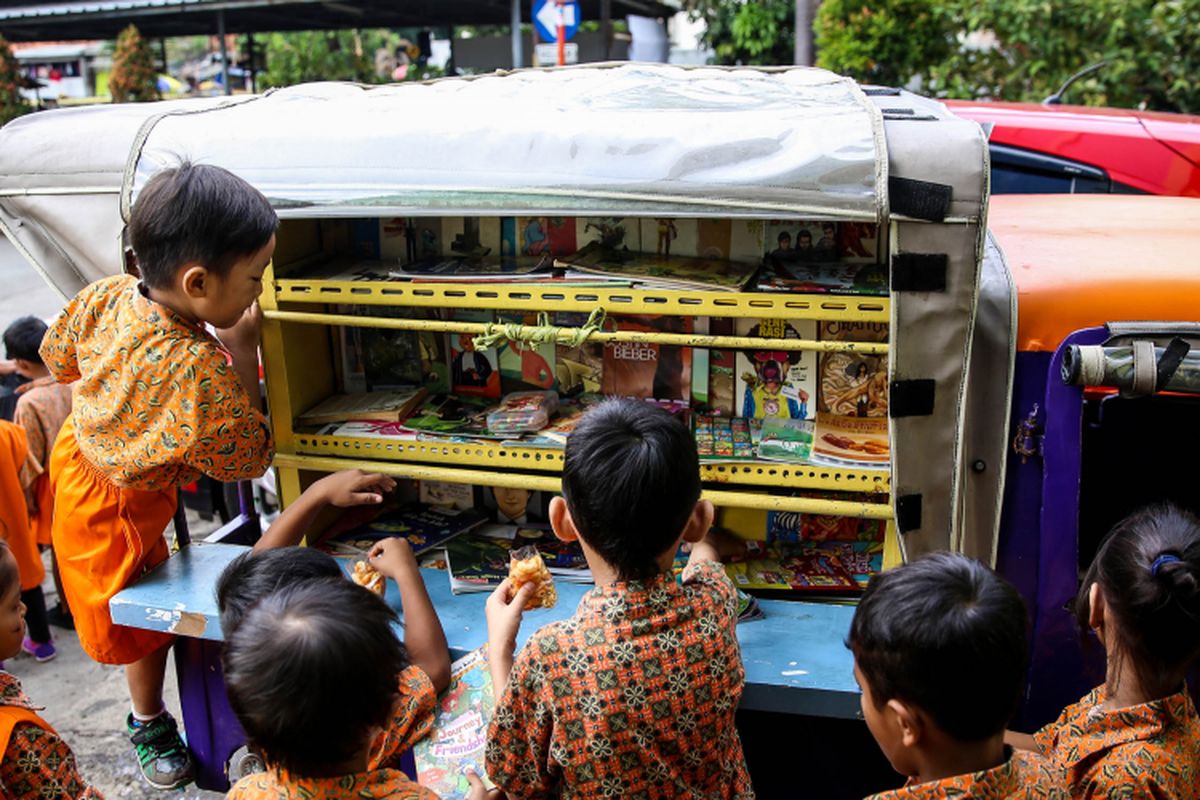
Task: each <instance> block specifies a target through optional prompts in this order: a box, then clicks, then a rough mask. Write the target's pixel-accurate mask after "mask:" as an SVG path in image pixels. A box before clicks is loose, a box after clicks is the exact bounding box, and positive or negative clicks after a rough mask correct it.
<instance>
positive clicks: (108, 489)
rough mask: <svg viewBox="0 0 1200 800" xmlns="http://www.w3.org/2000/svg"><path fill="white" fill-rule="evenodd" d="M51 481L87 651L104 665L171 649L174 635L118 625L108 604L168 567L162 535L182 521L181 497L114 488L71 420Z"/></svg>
mask: <svg viewBox="0 0 1200 800" xmlns="http://www.w3.org/2000/svg"><path fill="white" fill-rule="evenodd" d="M50 475H51V479H52V481H53V486H52V487H51V490H52V493H53V495H54V521H53V530H52V534H51V538H52V540H53V545H54V552H55V556H56V558H57V559H58V571H59V574H60V576H61V578H62V587H63V594H65V595H66V596H67V604H68V605H69V606H70V608H71V613H72V615H74V617H75V630H76V632H77V633H78V634H79V643H80V644H81V645H82V646H83V649H84V650H85V651H86V652H87V654H88V655H89V656H91V657H92V658H93V659H94V660H96V661H99V662H100V663H102V664H130V663H132V662H134V661H137V660H139V659H141V658H143V657H145V656H148V655H150V654H151V653H153V652H154V651H155V650H158V649H159V648H161V647H164V646H166V645H168V644H170V643H171V642H172V641H173V640H174V638H175V637H173V636H171V635H170V634H166V633H159V632H157V631H148V630H142V629H141V628H129V627H126V626H124V625H114V624H113V622H112V615H111V614H110V612H109V609H108V601H109V600H110V599H112V596H113V595H115V594H116V593H117V592H119V591H121V590H122V589H124V588H125V587H126V586H128V585H129V584H130V583H132V582H133V581H134V580H136V579H137V578H139V577H141V576H142V575H144V574H145V573H146V572H148V571H149V570H150V569H152V568H154V567H156V566H158V565H159V564H161V563H162V562H163V561H166V560H167V556H168V555H169V553H168V550H167V541H166V539H165V538H164V537H163V531H164V530H166V527H167V523H168V522H170V521H171V517H172V516H173V515H174V514H175V505H176V502H177V497H176V493H175V490H174V489H168V490H163V491H160V492H145V491H140V490H137V489H122V488H119V487H118V486H116V485H115V484H113V483H112V482H111V481H110V480H109V479H108V478H107V477H106V476H105V475H104V474H103V473H102V472H101V471H100V470H99V469H97V468H96V467H95V466H93V465H92V463H91V462H90V461H88V460H87V459H86V458H84V456H83V453H81V452H80V451H79V445H78V443H77V442H76V441H75V425H74V424H73V422H72V420H71V418H70V417H68V418H67V421H66V422H65V423H64V424H63V426H62V430H61V431H59V434H58V439H57V440H56V441H55V443H54V452H53V453H52V454H51V456H50Z"/></svg>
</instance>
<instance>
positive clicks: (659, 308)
mask: <svg viewBox="0 0 1200 800" xmlns="http://www.w3.org/2000/svg"><path fill="white" fill-rule="evenodd" d="M332 230H336V223H334V222H333V221H330V220H315V219H288V220H285V221H284V223H283V225H282V226H281V228H280V232H279V235H278V242H279V244H278V248H277V251H276V257H275V262H274V264H273V265H272V268H271V269H270V270H269V271H268V274H267V276H266V277H265V282H266V284H267V289H266V291H265V292H264V295H263V297H262V299H261V302H262V305H263V308H264V317H265V322H264V328H263V343H264V357H265V363H266V382H267V387H268V397H269V401H270V407H271V417H272V424H273V426H274V433H275V437H276V444H277V447H278V455H277V457H276V466H277V467H278V468H279V471H280V486H281V494H282V498H281V499H282V500H283V502H284V503H285V504H286V503H288V502H291V501H292V500H294V499H295V498H296V496H298V494H299V492H300V491H302V489H303V487H304V486H305V485H306V483H307V482H308V481H309V480H311V478H312V477H314V476H316V475H318V474H321V473H325V472H329V471H334V470H338V469H345V468H359V469H363V470H369V471H381V472H386V473H388V474H391V475H393V476H395V477H400V478H409V479H416V480H437V481H446V482H452V483H468V484H473V485H481V486H496V487H500V486H503V487H510V488H523V489H528V490H531V491H548V492H555V491H557V490H558V487H559V478H558V474H559V473H560V472H561V470H562V463H563V451H562V450H561V449H553V448H545V447H529V446H511V445H509V444H505V443H501V442H491V441H482V440H477V441H470V442H463V441H454V440H444V441H442V440H412V439H399V438H382V437H354V436H339V435H330V434H326V433H321V432H317V431H314V430H311V429H307V430H305V429H302V430H296V429H295V428H294V426H293V420H294V419H295V418H296V416H297V415H298V414H299V413H300V412H302V411H304V410H306V409H307V408H308V407H310V406H312V405H313V404H315V403H316V402H318V401H320V400H322V399H324V398H325V397H327V396H329V395H330V394H333V393H334V392H336V391H338V390H339V389H338V386H337V381H336V379H335V377H334V372H335V370H334V367H333V365H334V363H335V360H336V359H337V358H338V353H337V348H336V343H335V341H334V336H333V335H332V333H331V332H332V331H335V330H336V329H337V328H339V327H355V328H380V329H390V330H407V331H431V332H435V333H438V334H442V335H452V334H469V335H477V334H480V333H483V332H484V330H485V327H486V326H485V324H483V323H478V322H468V321H461V320H452V319H445V318H444V317H445V316H447V315H445V314H433V315H429V314H426V315H425V316H434V317H438V318H433V319H429V318H405V317H395V316H388V315H386V312H385V309H391V308H402V309H438V310H441V309H483V310H489V311H495V312H519V313H529V312H547V313H551V314H553V313H557V312H576V313H591V312H592V311H594V310H595V309H597V308H600V309H603V310H604V311H605V312H606V314H608V315H612V316H614V317H623V316H634V315H637V316H651V315H652V316H675V317H692V318H704V317H708V318H727V319H731V320H734V319H749V318H760V319H765V318H771V319H787V320H813V321H817V322H844V323H867V324H885V325H886V324H887V323H888V322H889V320H890V317H891V313H892V309H891V299H890V298H889V297H888V296H867V295H833V294H798V293H768V292H753V291H741V292H730V291H706V290H698V289H683V288H680V289H674V288H667V289H664V288H638V287H630V286H614V287H606V286H597V285H586V286H572V285H554V286H549V285H546V284H545V283H539V282H537V281H532V280H531V281H529V282H520V283H515V282H514V283H498V282H483V281H481V282H476V283H470V282H465V281H453V282H451V281H438V280H436V278H431V279H429V280H424V281H420V282H406V281H393V280H364V281H359V280H345V279H338V277H337V270H336V269H333V268H325V269H323V267H322V265H323V264H332V263H336V262H337V260H338V259H345V258H347V257H349V256H350V252H349V251H350V250H351V249H352V248H351V247H348V245H347V241H346V237H345V236H341V235H336V234H331V231H332ZM359 263H367V264H370V262H359ZM375 264H376V265H377V268H378V270H379V271H380V272H383V273H385V272H386V263H385V262H384V261H377V262H375ZM347 306H356V307H361V308H359V309H358V311H359V313H357V314H349V313H344V312H345V309H346V307H347ZM561 331H562V333H561V336H562V337H563V338H566V337H569V336H570V335H572V334H574V333H575V329H572V328H569V327H566V328H563V329H561ZM591 340H592V341H600V342H603V341H618V342H652V343H655V344H662V345H678V346H684V347H691V348H713V349H718V348H720V349H726V350H733V349H737V348H742V349H745V348H751V347H753V348H770V349H773V350H777V351H785V352H797V351H803V352H812V353H814V358H815V357H816V354H826V353H833V352H850V353H861V354H863V355H875V356H880V355H886V354H887V353H888V351H889V343H888V342H886V341H884V342H861V341H837V340H831V341H825V340H818V339H816V338H815V337H801V338H780V339H771V338H761V337H760V338H753V339H751V338H747V337H744V336H735V335H728V334H727V335H710V334H707V333H669V332H660V331H652V332H647V331H630V330H601V331H598V332H595V333H593V334H592V337H591ZM814 402H815V398H814ZM701 479H702V481H703V482H704V496H705V497H707V498H708V499H710V500H712V501H713V503H714V504H715V505H717V506H718V507H727V508H741V509H753V510H759V511H790V512H799V513H804V514H821V515H836V516H850V517H859V518H863V519H872V520H886V521H887V535H886V542H885V563H888V564H890V563H895V562H897V561H898V560H899V551H898V547H897V545H896V541H895V539H896V534H895V526H894V522H893V510H892V504H891V502H890V501H891V474H890V471H889V470H888V469H880V468H873V467H869V466H864V467H863V468H857V467H854V466H827V465H821V464H809V463H786V462H769V461H721V462H710V463H704V464H702V465H701ZM787 490H805V495H806V496H789V495H791V494H793V493H790V492H788V491H787ZM813 495H817V496H813Z"/></svg>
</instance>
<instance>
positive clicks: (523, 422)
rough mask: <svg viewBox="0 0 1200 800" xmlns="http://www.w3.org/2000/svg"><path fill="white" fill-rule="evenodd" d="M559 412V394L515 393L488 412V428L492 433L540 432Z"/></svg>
mask: <svg viewBox="0 0 1200 800" xmlns="http://www.w3.org/2000/svg"><path fill="white" fill-rule="evenodd" d="M557 410H558V393H557V392H513V393H512V394H506V395H504V399H503V400H501V401H500V404H499V405H497V406H495V407H494V408H492V409H491V410H490V411H489V412H488V415H487V427H488V430H489V431H490V432H492V433H507V434H513V433H517V434H519V433H525V432H527V431H540V430H541V429H542V428H545V427H546V426H547V425H549V424H550V417H552V416H553V415H554V412H555V411H557Z"/></svg>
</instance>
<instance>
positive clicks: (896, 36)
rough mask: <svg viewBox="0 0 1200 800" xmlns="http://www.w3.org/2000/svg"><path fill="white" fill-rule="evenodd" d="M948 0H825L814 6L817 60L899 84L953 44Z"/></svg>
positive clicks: (850, 72) (942, 55) (873, 80)
mask: <svg viewBox="0 0 1200 800" xmlns="http://www.w3.org/2000/svg"><path fill="white" fill-rule="evenodd" d="M949 5H951V4H949V3H931V2H928V0H886V2H871V3H867V2H864V1H863V0H823V2H822V3H821V5H820V7H819V8H818V9H817V16H816V43H817V65H818V66H822V67H825V68H826V69H830V70H833V71H834V72H838V73H841V74H846V75H852V76H854V77H855V78H857V79H858V80H860V81H863V82H866V83H879V84H886V85H890V86H903V85H905V84H907V83H908V82H909V80H910V79H911V78H912V77H913V76H914V75H917V74H920V73H921V72H922V71H924V70H925V69H927V67H928V66H929V65H931V64H937V63H939V62H941V61H942V60H943V59H945V58H946V57H947V56H948V55H949V54H950V51H951V49H952V47H953V46H954V32H955V26H954V20H953V18H952V16H951V14H950V13H949V10H948V6H949Z"/></svg>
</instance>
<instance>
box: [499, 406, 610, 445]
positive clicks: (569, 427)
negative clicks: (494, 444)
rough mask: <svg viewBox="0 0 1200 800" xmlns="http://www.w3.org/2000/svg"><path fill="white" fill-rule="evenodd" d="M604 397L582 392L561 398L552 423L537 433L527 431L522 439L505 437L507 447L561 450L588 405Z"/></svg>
mask: <svg viewBox="0 0 1200 800" xmlns="http://www.w3.org/2000/svg"><path fill="white" fill-rule="evenodd" d="M603 399H604V398H603V397H602V396H601V395H598V394H582V395H579V396H578V397H575V398H572V399H570V400H561V401H560V402H559V405H558V410H557V411H556V412H555V414H554V417H553V418H551V420H550V424H548V425H547V426H546V427H544V428H542V429H541V430H539V431H537V432H536V433H527V434H525V435H524V436H522V437H521V438H520V439H505V440H504V446H505V447H550V448H554V449H556V450H561V449H562V448H564V447H566V445H567V437H568V436H570V435H571V431H573V430H575V426H576V425H578V424H579V421H580V420H581V419H583V412H584V411H585V410H587V407H588V406H591V405H595V404H596V403H599V402H601V401H602V400H603Z"/></svg>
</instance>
